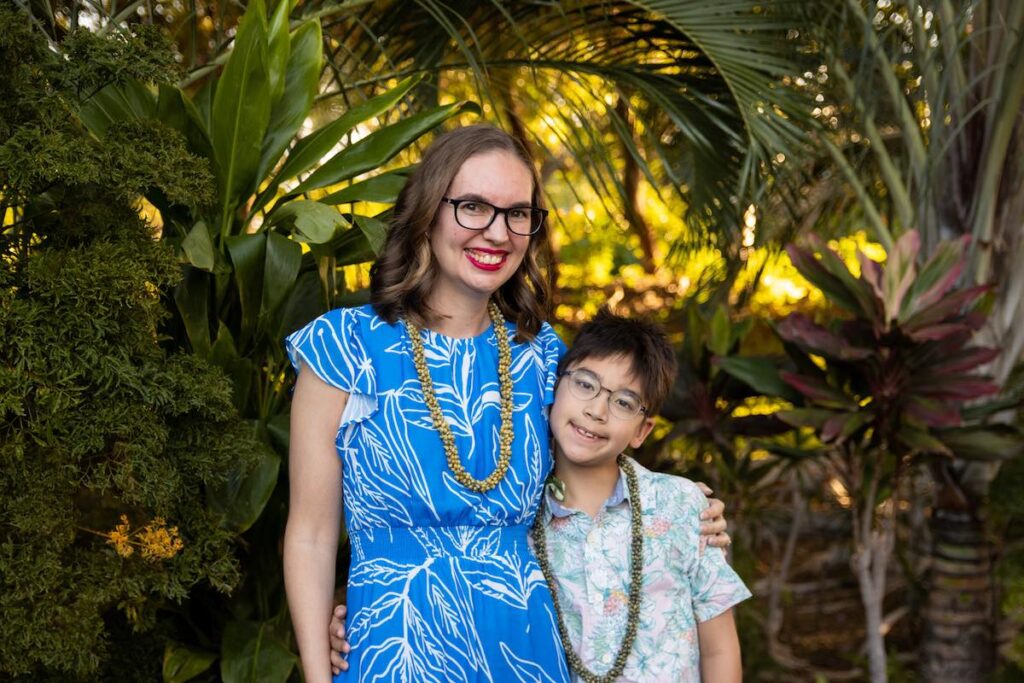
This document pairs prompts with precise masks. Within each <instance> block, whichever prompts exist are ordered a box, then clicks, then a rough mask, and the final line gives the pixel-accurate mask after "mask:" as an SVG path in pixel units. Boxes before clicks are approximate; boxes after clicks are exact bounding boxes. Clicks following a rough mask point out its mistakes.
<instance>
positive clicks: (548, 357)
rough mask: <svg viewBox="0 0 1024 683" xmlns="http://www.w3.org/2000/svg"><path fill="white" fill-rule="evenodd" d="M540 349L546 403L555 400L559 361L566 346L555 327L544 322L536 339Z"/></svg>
mask: <svg viewBox="0 0 1024 683" xmlns="http://www.w3.org/2000/svg"><path fill="white" fill-rule="evenodd" d="M534 343H536V344H537V345H538V347H539V350H540V362H541V366H542V368H541V369H542V372H543V373H544V405H546V406H549V405H551V404H552V403H554V402H555V385H556V384H558V361H560V360H561V359H562V356H564V355H565V351H566V346H565V342H563V341H562V340H561V339H560V338H559V337H558V335H557V334H556V333H555V330H554V328H552V327H551V325H549V324H548V323H544V325H543V326H542V327H541V329H540V332H539V333H538V334H537V337H536V338H535V339H534Z"/></svg>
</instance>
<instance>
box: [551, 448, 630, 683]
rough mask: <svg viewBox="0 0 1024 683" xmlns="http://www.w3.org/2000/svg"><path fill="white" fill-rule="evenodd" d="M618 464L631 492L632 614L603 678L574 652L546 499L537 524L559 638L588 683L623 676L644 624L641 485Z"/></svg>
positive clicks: (623, 461) (622, 461) (607, 681)
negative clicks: (554, 567)
mask: <svg viewBox="0 0 1024 683" xmlns="http://www.w3.org/2000/svg"><path fill="white" fill-rule="evenodd" d="M618 463H619V467H621V468H622V471H623V472H624V473H625V474H626V489H627V490H628V491H629V611H628V613H627V615H626V633H625V634H624V635H623V636H622V643H621V644H620V645H619V651H618V652H617V653H616V655H615V661H614V662H613V663H612V668H610V669H608V671H607V672H605V673H604V674H601V675H600V676H599V675H597V674H595V673H594V672H592V671H590V670H589V669H587V667H586V666H584V664H583V660H582V659H580V656H579V655H578V654H577V653H576V651H575V650H573V648H572V640H571V639H570V638H569V630H568V629H567V628H566V626H565V617H564V616H563V615H562V606H561V605H560V604H559V603H558V585H557V583H555V575H554V573H552V571H551V564H550V563H549V562H548V549H547V541H546V539H545V538H544V521H543V519H544V514H543V513H544V506H545V505H546V503H545V502H544V501H545V500H546V498H541V508H540V510H538V511H537V517H536V519H535V520H534V523H533V545H534V548H535V549H536V551H537V563H538V564H540V569H541V571H542V572H543V573H544V578H545V579H546V580H547V582H548V588H550V589H551V598H552V600H554V602H555V616H556V617H557V618H558V635H559V637H560V638H561V639H562V647H564V648H565V657H566V659H568V660H569V666H570V667H571V668H572V670H573V671H575V672H576V674H577V675H578V676H579V677H580V678H581V679H582V680H583V681H584V682H585V683H611V682H612V681H614V680H615V679H617V678H618V677H619V676H620V675H622V671H623V669H625V668H626V660H627V659H629V653H630V652H631V651H632V650H633V643H634V642H635V641H636V632H637V628H638V627H639V624H640V599H641V596H642V590H643V568H644V524H643V517H642V509H641V506H640V485H639V484H638V483H637V478H636V470H634V469H633V464H632V463H631V462H630V461H629V460H628V459H626V457H625V456H623V455H620V456H619V460H618Z"/></svg>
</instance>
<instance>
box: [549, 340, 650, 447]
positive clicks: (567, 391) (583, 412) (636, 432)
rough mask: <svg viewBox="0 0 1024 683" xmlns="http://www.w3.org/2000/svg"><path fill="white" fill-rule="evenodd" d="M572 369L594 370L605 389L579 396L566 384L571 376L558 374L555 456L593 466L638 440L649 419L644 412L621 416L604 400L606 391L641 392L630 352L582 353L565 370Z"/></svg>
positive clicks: (647, 431) (645, 431)
mask: <svg viewBox="0 0 1024 683" xmlns="http://www.w3.org/2000/svg"><path fill="white" fill-rule="evenodd" d="M574 370H588V371H589V372H591V373H593V375H594V376H595V377H597V379H598V381H599V382H600V383H601V386H602V387H603V388H604V389H607V390H608V391H601V392H599V393H598V394H597V396H595V397H594V398H592V399H590V400H584V399H580V398H578V397H577V396H576V394H575V393H574V392H573V391H572V389H571V388H570V385H571V383H572V381H573V378H572V377H570V376H568V375H565V376H563V377H562V378H561V379H560V380H559V382H558V388H557V389H556V391H555V403H554V405H553V406H552V407H551V416H550V422H551V435H552V437H553V439H554V441H555V457H556V458H559V459H561V460H564V461H568V463H571V464H573V465H576V466H582V467H593V466H598V465H604V464H607V463H608V462H609V461H611V462H614V461H615V458H616V457H618V455H619V453H621V452H622V451H624V450H625V449H626V447H627V446H630V447H632V448H637V447H638V446H640V444H642V443H643V442H644V439H646V438H647V435H648V434H650V432H651V428H652V427H653V426H654V420H652V419H650V418H649V417H647V414H646V413H644V412H640V413H638V414H637V415H636V416H634V417H632V418H629V419H623V418H621V417H619V416H618V415H614V414H612V412H611V410H610V406H609V405H608V399H609V393H608V392H609V391H611V392H615V391H619V390H622V389H625V390H627V391H631V392H633V393H634V394H636V395H637V396H639V397H640V398H641V399H642V398H643V394H642V392H641V387H640V382H639V381H637V379H636V378H635V377H633V375H632V372H631V368H630V360H629V358H626V357H623V356H611V357H608V358H584V359H582V360H580V361H579V362H578V363H575V364H573V365H571V366H569V367H568V368H566V371H567V372H572V371H574ZM568 463H566V464H568Z"/></svg>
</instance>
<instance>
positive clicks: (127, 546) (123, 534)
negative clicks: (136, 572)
mask: <svg viewBox="0 0 1024 683" xmlns="http://www.w3.org/2000/svg"><path fill="white" fill-rule="evenodd" d="M103 535H104V536H106V537H107V543H109V544H111V545H112V546H114V550H115V551H117V554H118V555H120V556H121V557H131V556H132V553H134V552H135V548H133V547H132V543H131V535H132V534H131V525H130V524H129V523H128V515H121V523H120V524H118V525H117V526H116V527H114V530H113V531H111V532H109V533H107V534H103Z"/></svg>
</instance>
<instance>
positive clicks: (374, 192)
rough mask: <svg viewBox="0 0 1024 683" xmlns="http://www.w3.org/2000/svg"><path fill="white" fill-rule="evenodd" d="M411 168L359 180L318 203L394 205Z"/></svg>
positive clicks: (322, 198)
mask: <svg viewBox="0 0 1024 683" xmlns="http://www.w3.org/2000/svg"><path fill="white" fill-rule="evenodd" d="M412 168H413V167H411V166H407V167H405V168H400V169H397V170H394V171H390V172H388V173H381V174H380V175H377V176H374V177H372V178H367V179H366V180H361V181H359V182H358V183H353V184H351V185H349V186H348V187H346V188H345V189H343V190H338V191H337V192H332V193H331V194H329V195H327V196H326V197H321V198H320V201H321V202H323V203H324V204H349V203H352V202H377V203H378V204H394V203H395V202H396V201H397V200H398V193H399V192H401V191H402V188H403V187H405V183H406V181H407V180H408V178H409V174H410V173H411V172H412Z"/></svg>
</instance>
